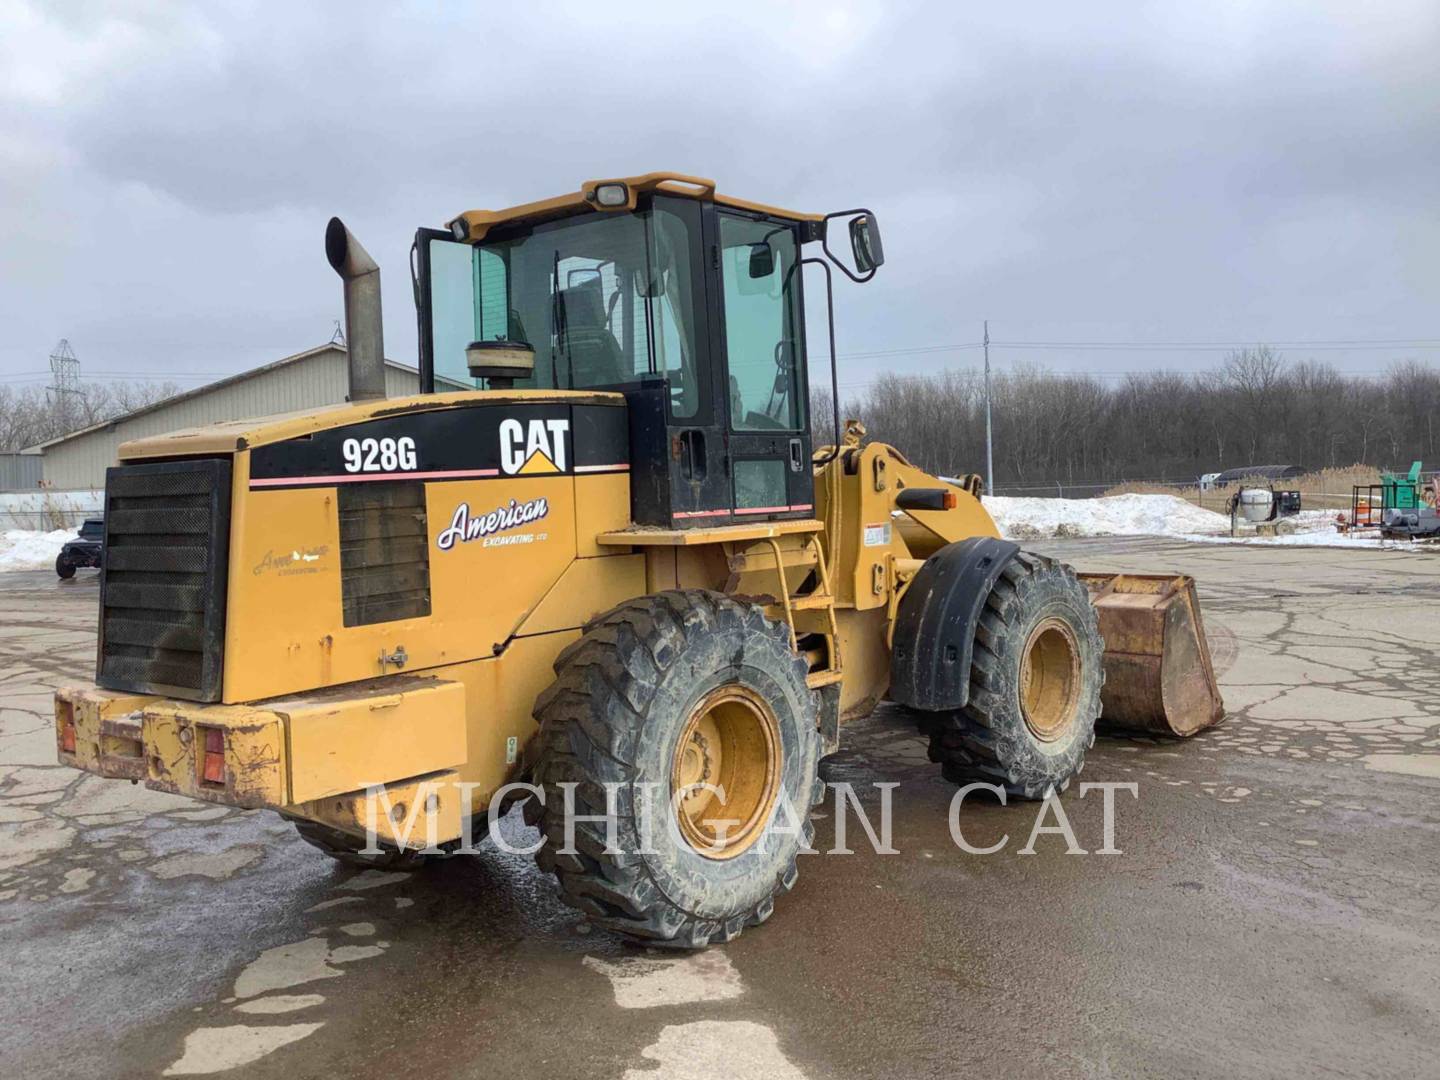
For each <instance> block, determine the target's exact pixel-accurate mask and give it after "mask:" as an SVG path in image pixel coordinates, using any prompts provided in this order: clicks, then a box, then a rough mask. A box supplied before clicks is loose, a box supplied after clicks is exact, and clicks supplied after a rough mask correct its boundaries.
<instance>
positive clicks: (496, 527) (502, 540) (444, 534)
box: [435, 498, 550, 551]
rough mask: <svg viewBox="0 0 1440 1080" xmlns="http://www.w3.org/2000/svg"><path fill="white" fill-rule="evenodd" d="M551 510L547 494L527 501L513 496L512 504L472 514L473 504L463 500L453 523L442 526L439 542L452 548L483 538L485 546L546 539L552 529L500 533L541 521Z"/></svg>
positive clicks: (440, 545) (436, 541)
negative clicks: (535, 531)
mask: <svg viewBox="0 0 1440 1080" xmlns="http://www.w3.org/2000/svg"><path fill="white" fill-rule="evenodd" d="M548 513H550V504H549V502H547V501H546V500H545V499H544V498H539V499H529V500H527V501H526V502H516V501H515V500H514V499H511V500H510V505H509V506H497V507H496V508H495V509H494V510H491V511H490V512H489V513H488V514H478V515H473V516H472V515H471V513H470V504H469V503H463V502H462V503H461V504H460V505H459V506H457V507H456V508H455V514H454V516H453V517H451V518H450V524H449V525H448V526H446V527H445V528H444V529H443V530H441V532H440V535H439V536H437V537H435V546H436V547H438V548H439V549H440V550H441V551H449V550H450V549H451V548H453V547H454V546H455V545H456V544H457V543H462V544H463V543H469V542H470V541H471V540H483V541H484V543H483V544H481V547H500V546H501V545H505V544H533V543H534V542H535V541H537V540H544V539H545V538H546V537H547V536H549V534H548V533H543V532H542V533H533V532H529V533H511V534H509V535H506V536H496V535H495V534H496V533H501V532H505V531H506V530H507V529H518V528H519V527H520V526H521V525H529V524H531V523H532V522H535V521H539V520H540V519H541V518H543V517H545V515H546V514H548Z"/></svg>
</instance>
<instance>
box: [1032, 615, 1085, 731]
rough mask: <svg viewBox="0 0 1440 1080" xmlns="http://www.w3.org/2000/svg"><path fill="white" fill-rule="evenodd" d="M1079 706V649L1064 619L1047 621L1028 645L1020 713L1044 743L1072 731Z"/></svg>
mask: <svg viewBox="0 0 1440 1080" xmlns="http://www.w3.org/2000/svg"><path fill="white" fill-rule="evenodd" d="M1079 704H1080V646H1079V643H1078V642H1077V641H1076V640H1075V632H1074V631H1073V630H1072V629H1070V625H1069V624H1068V623H1067V622H1065V621H1064V620H1063V619H1055V618H1050V619H1044V620H1042V621H1041V622H1040V623H1039V625H1037V626H1036V627H1035V629H1034V630H1032V631H1030V637H1029V639H1028V640H1027V641H1026V642H1025V652H1024V658H1023V659H1022V660H1021V663H1020V711H1021V713H1022V714H1023V715H1024V717H1025V726H1026V727H1028V728H1029V729H1030V731H1031V733H1032V734H1033V735H1034V736H1035V737H1036V738H1037V739H1039V740H1040V741H1041V742H1054V741H1055V740H1056V739H1058V738H1060V737H1061V736H1062V735H1064V734H1065V732H1066V731H1067V730H1068V729H1069V727H1070V725H1071V723H1073V722H1074V720H1075V714H1076V712H1077V710H1078V708H1079Z"/></svg>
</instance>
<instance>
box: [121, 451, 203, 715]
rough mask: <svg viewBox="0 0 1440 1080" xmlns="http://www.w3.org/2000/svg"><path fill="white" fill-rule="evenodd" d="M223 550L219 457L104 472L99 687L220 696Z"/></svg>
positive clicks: (190, 697)
mask: <svg viewBox="0 0 1440 1080" xmlns="http://www.w3.org/2000/svg"><path fill="white" fill-rule="evenodd" d="M229 546H230V459H229V458H228V457H227V458H205V459H201V460H196V461H161V462H154V463H149V464H144V465H122V466H119V467H117V468H112V469H109V470H107V471H106V473H105V553H104V567H103V570H102V573H101V578H100V649H99V657H98V659H97V664H96V667H97V671H96V676H95V681H96V682H97V683H98V684H99V685H100V686H103V687H105V688H106V689H109V690H128V691H131V692H133V693H145V694H164V695H166V696H168V697H178V698H182V699H185V700H189V701H219V700H220V692H221V664H222V661H223V659H224V645H225V573H226V566H227V562H228V555H229Z"/></svg>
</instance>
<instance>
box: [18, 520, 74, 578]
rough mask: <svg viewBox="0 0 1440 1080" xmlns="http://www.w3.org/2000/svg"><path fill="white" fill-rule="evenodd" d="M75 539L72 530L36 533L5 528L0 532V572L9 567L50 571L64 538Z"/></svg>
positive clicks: (28, 530) (65, 539) (29, 530)
mask: <svg viewBox="0 0 1440 1080" xmlns="http://www.w3.org/2000/svg"><path fill="white" fill-rule="evenodd" d="M74 539H75V531H74V530H73V529H56V530H55V531H54V532H36V531H34V530H32V529H7V530H6V531H5V532H3V533H0V573H5V572H6V571H10V570H49V569H50V568H52V567H53V566H54V565H55V556H57V555H59V554H60V549H61V548H62V547H63V546H64V545H65V542H66V541H67V540H74Z"/></svg>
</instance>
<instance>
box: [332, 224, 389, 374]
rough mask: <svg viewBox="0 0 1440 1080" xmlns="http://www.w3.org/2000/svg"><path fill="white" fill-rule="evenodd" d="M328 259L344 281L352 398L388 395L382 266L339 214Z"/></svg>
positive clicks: (346, 343)
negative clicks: (381, 299)
mask: <svg viewBox="0 0 1440 1080" xmlns="http://www.w3.org/2000/svg"><path fill="white" fill-rule="evenodd" d="M325 258H327V259H328V260H329V261H330V265H331V266H332V267H333V268H334V269H335V272H336V273H337V274H339V275H340V277H341V278H343V279H344V281H345V345H346V350H347V353H348V355H349V359H350V400H351V401H374V400H376V399H377V398H383V397H384V396H385V328H384V326H383V325H382V322H381V318H380V267H378V266H376V265H375V260H374V259H372V258H371V257H370V254H369V252H367V251H366V250H365V249H364V248H363V247H361V246H360V241H358V240H356V239H355V237H353V236H352V235H350V230H349V229H347V228H346V227H345V223H344V222H343V221H341V220H340V219H339V218H338V217H332V218H331V219H330V224H329V225H327V226H326V227H325Z"/></svg>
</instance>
